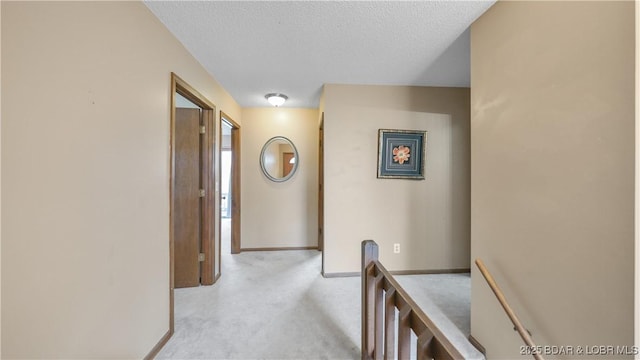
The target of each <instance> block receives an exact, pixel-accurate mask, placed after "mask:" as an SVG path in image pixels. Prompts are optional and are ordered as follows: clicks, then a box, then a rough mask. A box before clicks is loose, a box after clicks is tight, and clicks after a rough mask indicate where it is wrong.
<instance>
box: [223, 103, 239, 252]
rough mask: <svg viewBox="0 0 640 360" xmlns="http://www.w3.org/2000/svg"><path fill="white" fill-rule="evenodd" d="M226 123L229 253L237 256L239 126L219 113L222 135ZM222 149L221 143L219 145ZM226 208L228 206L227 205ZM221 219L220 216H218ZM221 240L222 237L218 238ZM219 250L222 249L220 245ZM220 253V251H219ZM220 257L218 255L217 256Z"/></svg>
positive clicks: (225, 115) (228, 117) (227, 116)
mask: <svg viewBox="0 0 640 360" xmlns="http://www.w3.org/2000/svg"><path fill="white" fill-rule="evenodd" d="M223 121H224V122H226V123H227V124H229V125H230V126H231V191H232V193H231V195H232V196H231V253H232V254H239V253H240V252H241V246H240V244H241V236H240V229H241V226H240V225H241V219H240V214H241V211H240V206H241V199H242V198H241V196H240V195H241V187H240V173H241V172H240V165H241V163H240V159H241V157H240V154H241V152H240V125H238V123H237V122H235V121H234V120H233V119H232V118H231V117H230V116H229V115H227V114H225V113H224V112H222V111H220V130H219V131H220V133H222V122H223ZM220 146H221V148H222V143H221V144H220ZM227 206H228V205H227ZM220 217H222V214H221V215H220ZM219 239H222V236H221V235H220V236H219ZM219 249H222V244H220V247H219ZM220 252H222V251H220ZM218 255H220V254H218Z"/></svg>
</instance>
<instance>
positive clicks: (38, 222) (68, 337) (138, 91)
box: [1, 2, 241, 358]
mask: <svg viewBox="0 0 640 360" xmlns="http://www.w3.org/2000/svg"><path fill="white" fill-rule="evenodd" d="M1 6H2V87H3V89H4V90H5V91H3V92H2V99H1V100H2V104H3V105H4V106H3V107H2V119H3V122H2V152H1V153H2V167H3V169H2V170H3V171H2V193H3V195H4V196H3V198H2V219H1V220H2V223H3V224H4V225H5V226H3V227H2V238H3V244H2V270H3V271H2V345H3V348H2V357H4V358H141V357H143V356H144V355H146V354H147V353H148V352H149V350H151V348H152V347H153V346H154V345H155V344H156V343H157V342H158V340H159V339H160V338H161V337H162V336H163V335H164V334H165V333H166V332H167V330H168V323H169V318H168V317H169V298H168V286H169V246H168V245H169V112H170V104H169V101H170V72H171V71H174V72H176V73H177V74H178V75H179V76H181V77H182V78H183V79H184V80H186V81H187V82H189V83H190V84H191V85H192V86H193V87H194V88H196V89H197V90H198V91H200V92H201V93H203V94H204V95H205V96H206V97H207V98H208V99H210V100H211V101H212V102H214V103H215V104H216V105H217V106H218V110H224V111H225V112H226V113H228V114H230V115H231V116H233V117H234V119H235V120H236V121H240V120H241V119H240V117H241V111H240V107H239V106H238V105H237V104H236V103H235V102H234V101H233V99H232V98H231V97H230V96H229V95H228V94H227V93H226V92H225V91H224V89H222V88H221V87H220V86H219V85H218V84H217V83H216V81H215V80H214V79H213V78H211V76H210V75H209V74H208V73H207V72H205V71H204V69H203V68H202V67H201V66H200V65H199V64H198V62H197V61H196V60H195V59H193V58H192V57H191V56H190V55H189V54H188V52H187V51H186V50H185V49H184V48H183V47H182V46H181V45H180V44H179V43H178V41H177V40H176V39H175V38H174V37H173V36H172V35H171V34H170V33H169V32H168V31H167V30H166V29H165V28H164V27H163V25H162V24H161V23H160V22H159V21H158V20H157V19H156V18H155V17H154V16H153V15H152V14H151V12H150V11H149V10H148V9H147V8H146V7H145V6H144V5H143V4H142V3H138V2H108V3H107V2H73V3H66V2H61V3H27V2H2V5H1Z"/></svg>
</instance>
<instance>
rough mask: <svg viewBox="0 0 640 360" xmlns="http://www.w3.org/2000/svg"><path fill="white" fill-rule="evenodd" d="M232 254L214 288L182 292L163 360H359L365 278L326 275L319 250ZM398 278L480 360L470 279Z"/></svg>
mask: <svg viewBox="0 0 640 360" xmlns="http://www.w3.org/2000/svg"><path fill="white" fill-rule="evenodd" d="M226 222H227V221H225V222H223V226H225V227H226V226H228V224H226ZM223 240H224V238H223ZM224 242H228V241H224ZM228 249H229V246H228V244H224V245H223V257H222V277H221V278H220V280H218V282H217V283H216V284H215V285H213V286H205V287H199V288H188V289H178V290H176V292H175V304H176V305H175V334H174V335H173V337H172V338H171V339H170V340H169V342H168V343H167V344H166V345H165V347H164V348H163V349H162V351H161V352H160V354H158V356H157V358H158V359H359V358H360V278H359V277H349V278H330V279H326V278H323V277H322V276H321V275H320V261H321V254H320V252H318V251H315V250H306V251H272V252H243V253H241V254H238V255H230V254H229V250H228ZM397 279H398V280H399V282H400V283H401V284H402V286H403V287H405V289H406V290H407V291H408V292H409V294H411V296H412V297H414V300H416V302H417V303H418V304H419V305H420V306H421V307H423V309H424V310H427V311H428V312H427V313H428V314H429V316H430V317H431V318H432V319H433V320H434V322H436V323H438V325H439V326H442V327H443V331H447V332H448V333H449V336H450V337H452V339H454V340H452V341H456V342H464V343H465V344H463V345H464V346H465V349H466V348H467V347H468V348H469V349H468V350H465V351H468V353H469V357H475V358H479V357H480V355H479V354H478V353H477V352H476V351H475V349H473V347H471V346H470V345H469V344H468V342H466V339H465V338H466V335H467V334H468V333H469V296H470V291H469V286H470V281H469V280H470V279H469V276H468V274H455V275H453V274H452V275H419V276H416V275H411V276H399V277H397ZM434 293H435V294H436V295H434Z"/></svg>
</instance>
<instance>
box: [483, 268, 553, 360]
mask: <svg viewBox="0 0 640 360" xmlns="http://www.w3.org/2000/svg"><path fill="white" fill-rule="evenodd" d="M476 266H477V267H478V269H479V270H480V272H481V273H482V276H484V279H485V280H487V284H489V287H490V288H491V290H493V293H494V294H495V295H496V297H497V298H498V302H500V305H502V308H503V309H504V311H505V312H506V313H507V316H509V319H510V320H511V322H512V323H513V325H514V326H515V328H516V331H518V334H520V337H522V340H524V343H525V344H527V346H528V347H529V349H531V355H533V358H534V359H536V360H544V359H543V358H542V355H540V354H539V353H538V351H537V349H538V347H536V344H535V343H534V342H533V339H531V335H530V334H529V331H528V330H527V329H526V328H525V327H524V326H523V325H522V323H521V322H520V319H518V316H517V315H516V313H515V312H514V311H513V309H511V306H509V303H508V302H507V298H505V296H504V294H503V293H502V290H500V287H498V284H497V283H496V281H495V280H494V279H493V276H491V273H490V272H489V270H488V269H487V268H486V267H485V266H484V263H483V262H482V260H480V259H476Z"/></svg>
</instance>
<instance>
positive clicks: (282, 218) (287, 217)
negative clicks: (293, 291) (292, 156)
mask: <svg viewBox="0 0 640 360" xmlns="http://www.w3.org/2000/svg"><path fill="white" fill-rule="evenodd" d="M274 136H284V137H287V138H289V139H290V140H291V141H292V142H293V144H294V145H295V147H296V148H297V149H298V153H299V155H300V159H299V161H300V163H299V165H298V170H297V171H296V173H295V175H294V176H293V177H292V178H291V179H289V180H288V181H285V182H281V183H276V182H273V181H270V180H269V179H267V178H266V177H265V176H264V175H263V174H262V170H261V169H260V162H259V158H260V151H261V150H262V146H263V145H264V144H265V143H266V142H267V141H268V140H269V139H270V138H272V137H274ZM241 142H242V248H265V247H307V246H317V244H318V236H317V231H318V229H317V227H318V110H316V109H292V108H247V109H243V111H242V139H241Z"/></svg>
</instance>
